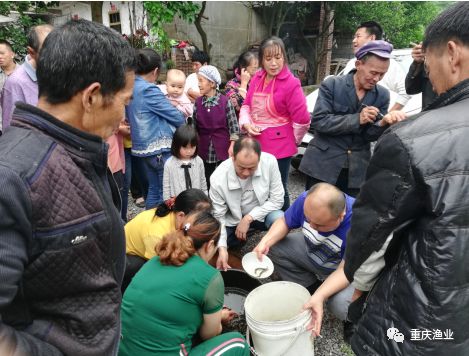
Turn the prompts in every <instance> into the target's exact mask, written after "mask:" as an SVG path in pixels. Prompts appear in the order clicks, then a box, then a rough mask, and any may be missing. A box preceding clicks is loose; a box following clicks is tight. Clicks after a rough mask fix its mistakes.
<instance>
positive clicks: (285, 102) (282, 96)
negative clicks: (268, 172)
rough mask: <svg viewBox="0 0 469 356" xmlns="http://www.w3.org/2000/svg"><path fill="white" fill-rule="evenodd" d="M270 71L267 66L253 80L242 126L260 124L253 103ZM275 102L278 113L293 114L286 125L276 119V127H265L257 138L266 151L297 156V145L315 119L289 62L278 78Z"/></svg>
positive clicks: (267, 91) (243, 114) (274, 92)
mask: <svg viewBox="0 0 469 356" xmlns="http://www.w3.org/2000/svg"><path fill="white" fill-rule="evenodd" d="M266 74H267V73H266V71H265V70H260V71H258V72H257V73H256V74H255V76H254V77H253V78H252V79H251V82H250V83H249V90H248V92H247V95H246V99H245V100H244V103H243V106H242V107H241V111H240V114H239V126H240V127H241V128H242V127H243V125H244V124H251V123H252V124H254V125H255V124H256V123H255V121H254V120H253V119H252V117H251V103H252V98H253V95H254V93H255V92H257V91H262V86H263V82H264V79H265V77H266ZM271 85H272V82H271V83H269V85H267V87H266V88H265V89H264V90H263V92H264V93H267V94H268V93H270V92H271ZM273 105H274V107H275V111H276V114H278V115H279V116H281V117H286V118H289V122H288V123H287V124H285V125H282V126H279V125H278V124H276V123H274V122H273V123H272V127H267V128H264V129H263V130H262V132H261V134H260V135H259V136H256V138H257V139H258V140H259V142H260V143H261V148H262V151H264V152H269V153H271V154H273V155H274V156H275V157H276V158H278V159H280V158H285V157H290V156H293V155H295V154H296V153H297V148H296V146H297V145H299V144H300V143H301V140H302V139H303V136H304V135H305V134H306V132H307V131H308V128H309V125H310V121H311V119H310V114H309V112H308V109H307V106H306V99H305V96H304V94H303V91H302V89H301V85H300V81H299V80H298V79H297V78H295V77H294V76H293V74H292V73H291V72H290V70H289V69H288V66H286V65H285V66H284V67H283V69H282V71H281V72H280V73H279V74H278V75H277V77H276V78H275V84H274V89H273Z"/></svg>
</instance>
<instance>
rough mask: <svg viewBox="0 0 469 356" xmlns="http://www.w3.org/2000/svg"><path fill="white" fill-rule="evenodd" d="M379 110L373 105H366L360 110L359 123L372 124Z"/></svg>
mask: <svg viewBox="0 0 469 356" xmlns="http://www.w3.org/2000/svg"><path fill="white" fill-rule="evenodd" d="M378 113H379V110H378V108H376V107H374V106H366V107H364V108H363V109H362V111H360V125H366V124H372V123H374V122H375V120H376V115H378Z"/></svg>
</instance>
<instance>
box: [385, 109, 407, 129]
mask: <svg viewBox="0 0 469 356" xmlns="http://www.w3.org/2000/svg"><path fill="white" fill-rule="evenodd" d="M406 118H407V114H406V113H405V112H404V111H400V110H398V111H390V112H388V113H387V114H386V115H384V116H383V119H382V120H381V121H380V122H379V125H380V126H384V125H394V124H396V123H398V122H401V121H402V120H405V119H406Z"/></svg>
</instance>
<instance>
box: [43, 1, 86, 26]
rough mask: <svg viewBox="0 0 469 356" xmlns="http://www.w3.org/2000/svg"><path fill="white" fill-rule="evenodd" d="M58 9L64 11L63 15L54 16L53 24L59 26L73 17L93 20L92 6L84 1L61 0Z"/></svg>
mask: <svg viewBox="0 0 469 356" xmlns="http://www.w3.org/2000/svg"><path fill="white" fill-rule="evenodd" d="M58 9H60V10H61V11H62V15H61V16H57V17H54V18H53V20H52V24H53V25H54V26H59V25H61V24H63V23H65V22H67V21H68V20H70V19H72V18H79V19H85V20H89V21H91V6H90V5H89V4H86V3H83V2H78V1H76V2H74V1H61V2H60V4H59V7H58Z"/></svg>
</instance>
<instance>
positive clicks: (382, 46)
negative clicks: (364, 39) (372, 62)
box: [355, 40, 393, 59]
mask: <svg viewBox="0 0 469 356" xmlns="http://www.w3.org/2000/svg"><path fill="white" fill-rule="evenodd" d="M392 50H393V47H392V44H390V43H388V42H386V41H382V40H376V41H370V42H368V43H365V44H364V45H363V46H362V47H360V49H359V50H358V51H357V53H355V57H357V59H362V58H363V57H364V56H365V55H367V54H368V53H373V54H374V55H376V56H378V57H381V58H391V52H392Z"/></svg>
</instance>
